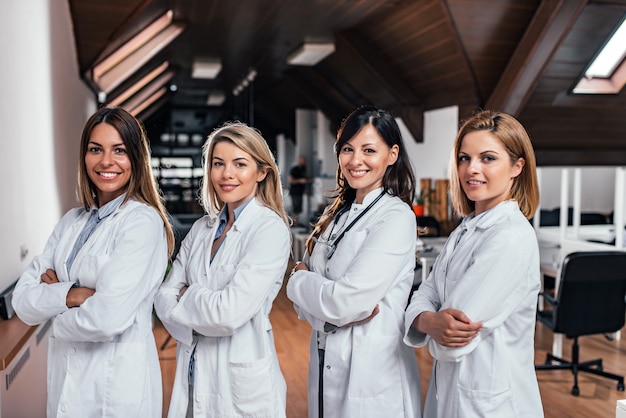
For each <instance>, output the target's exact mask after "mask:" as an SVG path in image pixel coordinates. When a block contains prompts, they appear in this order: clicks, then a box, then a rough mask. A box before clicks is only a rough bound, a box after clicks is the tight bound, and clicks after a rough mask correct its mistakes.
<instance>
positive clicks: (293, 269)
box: [289, 261, 309, 277]
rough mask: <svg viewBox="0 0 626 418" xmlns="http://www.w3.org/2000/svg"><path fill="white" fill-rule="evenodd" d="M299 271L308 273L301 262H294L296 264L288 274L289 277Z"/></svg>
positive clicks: (307, 269) (305, 266)
mask: <svg viewBox="0 0 626 418" xmlns="http://www.w3.org/2000/svg"><path fill="white" fill-rule="evenodd" d="M300 270H306V271H309V268H308V267H307V265H306V264H305V263H303V262H302V261H296V264H294V266H293V268H292V269H291V273H290V274H289V277H291V276H292V275H293V274H294V273H295V272H296V271H300Z"/></svg>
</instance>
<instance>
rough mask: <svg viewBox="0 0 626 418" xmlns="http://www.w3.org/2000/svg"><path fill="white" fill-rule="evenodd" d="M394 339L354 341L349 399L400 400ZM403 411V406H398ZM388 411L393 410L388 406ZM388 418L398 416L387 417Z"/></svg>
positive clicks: (380, 337) (371, 338) (398, 373)
mask: <svg viewBox="0 0 626 418" xmlns="http://www.w3.org/2000/svg"><path fill="white" fill-rule="evenodd" d="M400 343H401V342H400V340H399V339H398V337H397V336H378V335H377V336H366V335H357V336H355V337H354V343H353V346H352V359H351V360H352V361H351V363H350V381H349V382H348V385H349V387H348V398H350V399H378V400H382V399H400V398H401V397H402V387H401V381H400V376H401V375H402V374H401V373H400V362H399V357H400V354H399V352H398V345H399V344H400ZM397 404H398V406H399V407H400V408H401V407H402V402H397ZM389 407H390V408H395V406H393V405H389ZM389 416H397V415H394V414H391V413H390V414H389Z"/></svg>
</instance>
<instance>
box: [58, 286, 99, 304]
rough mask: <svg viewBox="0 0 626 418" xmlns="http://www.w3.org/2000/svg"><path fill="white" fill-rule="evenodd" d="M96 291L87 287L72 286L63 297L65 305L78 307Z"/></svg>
mask: <svg viewBox="0 0 626 418" xmlns="http://www.w3.org/2000/svg"><path fill="white" fill-rule="evenodd" d="M94 293H96V291H95V289H91V288H89V287H73V288H71V289H70V290H69V292H67V296H66V297H65V305H66V306H67V307H68V308H78V307H79V306H80V305H82V304H83V303H84V302H85V301H86V300H87V299H89V298H90V297H92V296H93V295H94Z"/></svg>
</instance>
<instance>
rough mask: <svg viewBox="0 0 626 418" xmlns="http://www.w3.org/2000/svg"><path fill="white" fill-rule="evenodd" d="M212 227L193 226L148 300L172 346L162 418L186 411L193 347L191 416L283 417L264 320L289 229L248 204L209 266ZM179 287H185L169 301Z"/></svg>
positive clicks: (283, 264) (282, 389) (281, 389)
mask: <svg viewBox="0 0 626 418" xmlns="http://www.w3.org/2000/svg"><path fill="white" fill-rule="evenodd" d="M218 225H219V223H218V222H214V220H213V219H211V218H210V217H209V216H204V217H202V218H200V219H199V220H197V221H196V222H195V223H194V225H193V226H192V228H191V230H190V231H189V233H188V234H187V237H186V238H185V240H184V241H183V243H182V245H181V249H180V252H179V253H178V256H177V258H176V260H175V262H174V265H173V266H172V270H171V271H170V273H169V275H168V277H167V280H166V281H165V283H163V285H162V286H161V289H160V290H159V292H158V294H157V297H156V300H155V307H156V310H157V314H158V315H159V318H160V319H161V320H162V321H163V324H164V325H165V327H166V328H167V330H168V331H169V332H170V334H171V335H172V336H173V337H174V338H175V339H176V340H177V341H178V345H177V353H176V376H175V379H174V388H173V391H172V400H171V403H170V409H169V415H168V416H169V417H173V418H174V417H176V418H180V417H184V416H185V412H186V411H187V404H188V400H189V392H188V390H189V385H188V374H189V360H190V355H191V353H192V351H193V346H192V344H193V341H194V340H197V345H196V350H195V366H194V368H195V380H194V387H193V390H194V393H193V408H194V416H195V417H207V418H208V417H220V418H225V417H244V416H245V417H268V418H269V417H272V418H274V417H284V416H285V408H286V385H285V380H284V378H283V375H282V373H281V371H280V367H279V365H278V357H277V355H276V348H275V346H274V337H273V333H272V326H271V324H270V320H269V314H270V310H271V308H272V302H273V301H274V298H275V297H276V295H277V294H278V291H279V290H280V288H281V286H282V281H283V277H284V275H285V270H286V268H287V262H288V260H289V252H290V248H291V245H290V233H289V229H288V228H287V225H285V223H284V222H283V220H282V219H281V218H280V217H279V216H278V215H277V214H276V213H275V212H274V211H272V210H271V209H269V208H267V207H265V206H262V205H261V204H260V203H259V202H258V201H257V200H256V199H253V200H252V201H251V202H250V203H249V204H248V205H247V206H246V207H245V208H244V209H243V211H242V212H241V214H240V215H239V217H238V218H237V219H236V220H235V222H234V224H233V226H232V227H231V229H230V230H229V231H228V232H227V235H226V239H225V240H224V241H223V242H222V244H221V247H220V249H219V251H218V252H217V253H216V255H215V258H214V260H213V262H212V263H210V256H211V247H212V245H213V240H214V237H215V233H216V231H217V226H218ZM185 284H188V285H189V288H188V289H187V291H186V292H185V294H184V295H183V296H182V297H181V298H180V301H177V296H178V293H179V289H181V288H182V287H183V286H184V285H185ZM194 331H195V333H196V335H195V338H194V335H193V332H194Z"/></svg>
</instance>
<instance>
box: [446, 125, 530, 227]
mask: <svg viewBox="0 0 626 418" xmlns="http://www.w3.org/2000/svg"><path fill="white" fill-rule="evenodd" d="M457 166H458V172H459V181H460V183H461V187H462V188H463V191H464V192H465V194H466V195H467V197H468V199H469V200H471V201H473V202H474V204H475V214H476V215H478V214H480V213H483V212H485V211H486V210H488V209H491V208H492V207H494V206H496V205H497V204H499V203H501V202H503V201H505V200H507V199H509V198H510V195H511V186H512V185H513V179H514V178H515V177H517V176H518V175H519V174H520V173H521V171H522V168H523V167H524V159H523V158H519V159H517V160H516V161H515V163H511V158H510V157H509V154H508V152H507V151H506V149H505V148H504V146H503V145H502V143H501V142H500V140H499V139H498V138H497V137H496V136H495V135H493V134H492V133H490V132H488V131H484V130H483V131H474V132H470V133H468V134H467V135H465V136H464V137H463V140H462V142H461V147H460V148H459V153H458V155H457Z"/></svg>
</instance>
